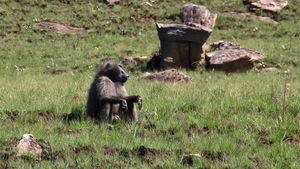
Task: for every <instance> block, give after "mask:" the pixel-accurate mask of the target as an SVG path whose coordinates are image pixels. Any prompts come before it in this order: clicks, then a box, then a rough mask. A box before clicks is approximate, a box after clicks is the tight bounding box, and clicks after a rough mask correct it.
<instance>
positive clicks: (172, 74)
mask: <svg viewBox="0 0 300 169" xmlns="http://www.w3.org/2000/svg"><path fill="white" fill-rule="evenodd" d="M142 79H147V80H152V81H165V82H192V77H189V76H186V75H184V74H183V73H180V72H178V70H177V69H169V70H165V71H163V72H159V73H156V74H150V73H148V72H147V73H146V74H145V75H144V77H142Z"/></svg>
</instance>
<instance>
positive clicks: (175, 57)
mask: <svg viewBox="0 0 300 169" xmlns="http://www.w3.org/2000/svg"><path fill="white" fill-rule="evenodd" d="M180 18H181V21H182V23H183V25H180V24H158V23H157V24H156V27H157V31H158V36H159V39H160V44H161V45H160V51H161V59H160V65H159V68H160V69H167V68H186V69H197V68H198V67H199V66H201V65H204V63H205V61H204V58H205V56H204V49H203V45H204V44H205V42H206V41H207V39H208V37H209V36H210V34H211V32H212V30H211V28H212V27H214V25H215V21H216V18H217V15H216V14H213V13H211V12H209V11H208V10H207V9H206V8H205V7H204V6H199V5H194V4H186V5H184V6H183V7H182V9H181V13H180Z"/></svg>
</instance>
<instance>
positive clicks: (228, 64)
mask: <svg viewBox="0 0 300 169" xmlns="http://www.w3.org/2000/svg"><path fill="white" fill-rule="evenodd" d="M210 47H211V48H212V49H213V50H216V51H213V52H209V53H206V57H205V60H206V66H207V68H208V69H210V70H221V71H225V72H226V73H227V74H228V73H233V72H240V71H245V70H249V69H252V68H254V66H255V65H254V61H257V60H260V59H263V58H264V57H265V55H264V54H262V53H260V52H257V51H254V50H252V49H247V48H244V47H242V46H240V45H238V44H234V43H232V42H223V41H218V42H215V43H212V44H211V45H210Z"/></svg>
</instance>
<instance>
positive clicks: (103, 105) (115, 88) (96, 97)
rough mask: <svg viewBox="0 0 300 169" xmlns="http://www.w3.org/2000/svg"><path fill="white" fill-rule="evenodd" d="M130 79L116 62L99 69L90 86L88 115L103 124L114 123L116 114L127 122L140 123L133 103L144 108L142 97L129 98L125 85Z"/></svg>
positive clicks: (107, 63) (108, 63)
mask: <svg viewBox="0 0 300 169" xmlns="http://www.w3.org/2000/svg"><path fill="white" fill-rule="evenodd" d="M128 78H129V75H127V74H126V73H125V72H124V70H123V69H122V66H121V65H120V64H118V63H116V62H106V63H105V64H104V65H102V67H100V68H99V69H98V72H97V74H96V76H95V78H94V81H93V83H92V84H91V86H90V89H89V92H88V99H87V107H86V112H87V115H88V116H90V117H93V118H95V119H97V120H100V121H102V122H107V123H108V124H111V123H112V118H113V115H114V114H116V113H117V114H118V115H120V116H121V118H122V117H125V119H126V120H131V121H133V122H137V121H138V115H137V111H136V108H135V106H134V104H133V103H137V104H138V106H139V109H141V107H142V98H141V97H140V96H128V93H127V91H126V89H125V86H124V83H125V82H126V81H127V79H128Z"/></svg>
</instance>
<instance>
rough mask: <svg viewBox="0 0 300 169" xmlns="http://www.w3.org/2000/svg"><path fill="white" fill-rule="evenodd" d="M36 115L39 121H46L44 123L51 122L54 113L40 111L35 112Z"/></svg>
mask: <svg viewBox="0 0 300 169" xmlns="http://www.w3.org/2000/svg"><path fill="white" fill-rule="evenodd" d="M37 114H38V116H39V119H41V120H46V121H51V120H52V119H53V117H54V116H55V112H52V111H44V112H43V111H40V110H37Z"/></svg>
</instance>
